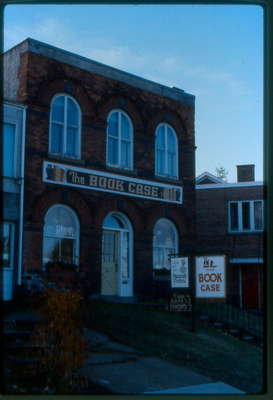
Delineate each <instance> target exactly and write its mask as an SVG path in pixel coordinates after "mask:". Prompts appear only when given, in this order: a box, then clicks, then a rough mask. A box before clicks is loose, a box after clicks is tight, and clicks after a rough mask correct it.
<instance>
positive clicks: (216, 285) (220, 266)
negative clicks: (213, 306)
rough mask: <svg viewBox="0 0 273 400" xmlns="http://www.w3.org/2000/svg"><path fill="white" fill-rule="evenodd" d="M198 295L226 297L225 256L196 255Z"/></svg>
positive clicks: (203, 296)
mask: <svg viewBox="0 0 273 400" xmlns="http://www.w3.org/2000/svg"><path fill="white" fill-rule="evenodd" d="M196 297H199V298H216V299H220V298H225V297H226V260H225V256H223V255H219V256H218V255H217V256H202V257H196Z"/></svg>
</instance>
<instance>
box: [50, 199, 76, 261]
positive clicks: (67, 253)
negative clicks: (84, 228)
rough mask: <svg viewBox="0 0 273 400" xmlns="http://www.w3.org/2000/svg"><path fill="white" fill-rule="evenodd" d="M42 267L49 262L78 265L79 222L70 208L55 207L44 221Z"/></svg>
mask: <svg viewBox="0 0 273 400" xmlns="http://www.w3.org/2000/svg"><path fill="white" fill-rule="evenodd" d="M43 234H44V238H43V239H44V240H43V265H45V264H46V263H47V262H49V261H62V262H64V263H68V264H78V260H79V221H78V218H77V216H76V214H75V213H74V211H72V210H71V208H69V207H67V206H64V205H55V206H53V207H51V208H50V209H49V210H48V212H47V213H46V216H45V220H44V232H43Z"/></svg>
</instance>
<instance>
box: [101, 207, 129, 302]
mask: <svg viewBox="0 0 273 400" xmlns="http://www.w3.org/2000/svg"><path fill="white" fill-rule="evenodd" d="M103 228H104V230H103V235H102V276H101V293H102V294H103V295H117V296H121V297H131V296H133V267H132V234H131V229H130V226H129V224H128V223H127V220H126V219H125V218H124V217H123V216H120V215H119V214H117V215H116V214H110V215H109V216H107V217H106V218H105V221H104V224H103Z"/></svg>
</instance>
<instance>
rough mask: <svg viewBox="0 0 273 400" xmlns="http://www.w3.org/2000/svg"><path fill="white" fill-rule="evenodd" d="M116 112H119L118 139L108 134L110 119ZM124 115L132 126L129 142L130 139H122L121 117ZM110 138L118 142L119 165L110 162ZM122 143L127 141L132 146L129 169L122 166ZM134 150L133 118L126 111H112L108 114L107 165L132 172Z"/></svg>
mask: <svg viewBox="0 0 273 400" xmlns="http://www.w3.org/2000/svg"><path fill="white" fill-rule="evenodd" d="M115 112H118V137H117V138H116V137H115V136H111V135H109V133H108V123H109V119H110V118H111V115H112V114H114V113H115ZM122 114H123V115H124V116H125V117H126V118H127V119H128V121H129V125H130V139H129V140H128V139H122V138H121V115H122ZM109 136H110V137H112V138H115V139H116V140H118V162H117V164H111V163H110V162H109V160H108V138H109ZM122 141H127V142H129V143H130V144H131V146H130V160H129V167H125V166H123V165H121V142H122ZM133 149H134V129H133V124H132V120H131V118H130V117H129V115H128V114H127V113H126V112H125V111H123V110H121V109H118V108H116V109H114V110H112V111H111V112H110V113H109V114H108V117H107V128H106V164H107V165H108V166H109V167H114V168H121V169H126V170H130V171H131V170H132V169H133V165H134V159H133V158H134V151H133Z"/></svg>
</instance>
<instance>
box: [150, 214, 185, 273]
mask: <svg viewBox="0 0 273 400" xmlns="http://www.w3.org/2000/svg"><path fill="white" fill-rule="evenodd" d="M161 221H165V222H168V223H169V224H170V225H171V226H172V228H173V230H174V232H175V254H177V253H178V247H179V246H178V232H177V229H176V226H175V225H174V223H173V222H172V221H171V220H170V219H168V218H160V219H158V220H157V221H156V223H155V224H154V229H153V271H158V270H162V269H163V268H160V269H157V268H155V267H154V262H155V256H154V249H155V248H161V249H169V248H170V246H164V245H159V246H155V228H156V225H157V224H158V223H159V222H161Z"/></svg>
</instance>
